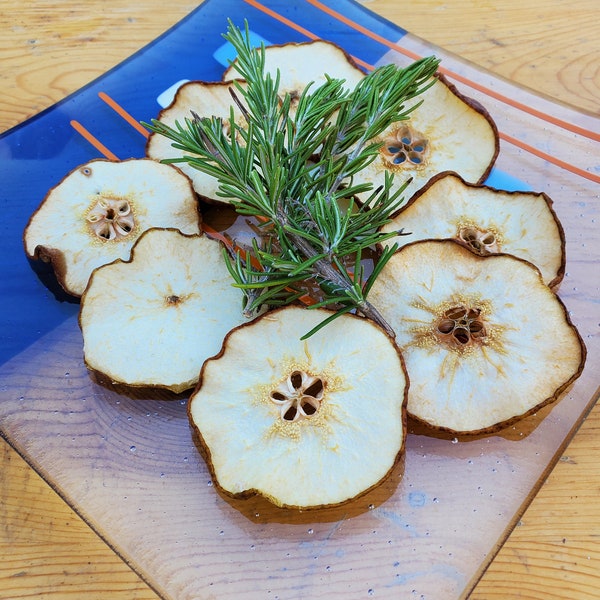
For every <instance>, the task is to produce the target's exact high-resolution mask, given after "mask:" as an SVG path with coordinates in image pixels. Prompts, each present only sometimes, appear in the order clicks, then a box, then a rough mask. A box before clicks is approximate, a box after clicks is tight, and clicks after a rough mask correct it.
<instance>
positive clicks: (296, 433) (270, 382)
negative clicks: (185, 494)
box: [188, 306, 408, 509]
mask: <svg viewBox="0 0 600 600" xmlns="http://www.w3.org/2000/svg"><path fill="white" fill-rule="evenodd" d="M330 314H331V313H329V312H327V311H325V310H323V309H314V310H309V309H306V308H301V307H292V306H290V307H286V308H282V309H277V310H273V311H271V312H269V313H266V314H265V315H263V316H261V317H258V318H257V319H255V320H254V321H253V322H252V323H250V324H248V325H243V326H241V327H238V328H237V329H234V330H233V331H232V332H230V333H229V334H228V335H227V337H226V338H225V340H224V342H223V347H222V349H221V351H220V352H219V354H218V355H216V356H215V357H213V358H211V359H209V360H207V361H206V362H205V363H204V365H203V367H202V372H201V375H200V380H199V382H198V386H197V387H196V389H195V391H194V393H193V394H192V397H191V399H190V403H189V405H188V411H189V417H190V423H191V425H192V428H193V430H194V431H195V432H196V433H197V434H198V442H199V445H200V449H201V452H202V453H203V455H204V456H205V457H206V459H207V463H208V466H209V468H210V470H211V474H212V475H213V477H214V479H215V483H216V484H217V485H218V486H219V488H220V489H221V490H222V491H223V492H224V493H225V494H227V495H229V496H231V497H238V498H239V497H242V498H243V497H249V496H252V495H254V494H260V495H262V496H264V497H266V498H268V499H269V500H270V501H271V502H273V503H274V504H276V505H277V506H282V507H298V508H305V509H307V508H319V507H323V506H329V505H337V504H340V503H344V502H347V501H348V500H350V499H352V498H355V497H357V496H358V495H361V494H363V493H365V492H366V491H368V490H370V489H371V488H373V487H374V486H376V485H378V484H379V483H380V482H381V481H382V480H383V479H384V478H385V477H386V476H387V475H388V474H389V473H390V470H391V469H392V468H393V467H394V465H395V464H396V462H397V461H398V460H399V458H400V457H401V455H402V452H403V449H404V440H405V436H406V427H405V398H406V390H407V387H408V379H407V376H406V374H405V369H404V364H403V360H402V356H401V355H400V353H399V352H398V349H397V346H396V345H395V343H394V342H393V341H392V340H391V338H390V337H389V336H387V334H385V333H384V332H383V330H381V329H380V328H379V327H378V326H377V325H375V324H373V323H372V322H371V321H369V320H367V319H363V318H360V317H356V316H351V315H344V316H341V317H339V318H337V319H336V320H334V321H333V322H332V323H330V324H329V325H327V327H326V328H325V329H322V330H320V331H319V332H317V333H316V334H314V335H313V336H311V337H310V338H308V339H306V340H300V337H301V336H302V335H304V334H305V333H306V332H307V331H309V330H310V329H312V328H313V327H314V326H315V325H317V324H318V323H320V322H321V321H322V320H323V319H324V318H325V316H328V315H330ZM349 340H351V341H350V342H349Z"/></svg>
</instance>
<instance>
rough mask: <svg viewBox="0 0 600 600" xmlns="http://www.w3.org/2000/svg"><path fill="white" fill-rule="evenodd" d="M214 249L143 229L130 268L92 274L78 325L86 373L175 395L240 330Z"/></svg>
mask: <svg viewBox="0 0 600 600" xmlns="http://www.w3.org/2000/svg"><path fill="white" fill-rule="evenodd" d="M231 283H232V282H231V277H230V275H229V272H228V271H227V267H226V265H225V258H224V257H223V254H222V246H221V244H220V243H219V242H217V241H215V240H211V239H209V238H208V237H206V236H202V235H191V236H190V235H183V234H182V233H180V232H179V231H177V230H174V229H151V230H149V231H147V232H146V233H145V234H144V235H143V236H142V237H141V238H140V239H139V241H138V243H137V244H136V245H135V246H134V248H133V250H132V256H131V260H130V261H120V260H119V261H115V262H114V263H112V264H109V265H105V266H103V267H100V268H99V269H97V270H95V271H94V273H93V274H92V277H91V279H90V284H89V286H88V288H87V290H86V292H85V294H84V295H83V297H82V299H81V310H80V315H79V322H80V326H81V330H82V333H83V342H84V357H85V362H86V365H87V366H88V367H89V368H90V370H92V371H95V372H97V373H99V374H101V375H102V376H103V377H104V378H106V379H108V381H110V382H114V383H119V384H124V385H129V386H135V387H160V388H165V389H169V390H172V391H174V392H182V391H184V390H186V389H189V388H192V387H193V386H194V385H195V384H196V382H197V381H198V376H199V374H200V368H201V367H202V363H203V362H204V360H205V359H206V358H208V357H209V356H212V355H213V354H215V353H216V352H217V351H218V349H219V347H220V345H221V341H222V339H223V337H224V336H225V334H226V333H227V332H228V331H229V330H230V329H232V328H233V327H235V326H237V325H239V324H240V323H243V322H246V319H245V318H244V317H243V316H242V314H241V309H242V293H241V292H240V291H239V290H238V289H237V288H234V287H233V286H232V285H231Z"/></svg>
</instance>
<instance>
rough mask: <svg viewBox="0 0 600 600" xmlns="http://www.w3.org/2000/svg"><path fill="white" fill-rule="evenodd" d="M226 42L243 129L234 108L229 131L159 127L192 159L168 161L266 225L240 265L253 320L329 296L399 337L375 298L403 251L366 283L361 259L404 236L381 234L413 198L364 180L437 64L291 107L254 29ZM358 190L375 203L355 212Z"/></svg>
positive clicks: (202, 124) (223, 127)
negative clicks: (360, 178) (381, 276)
mask: <svg viewBox="0 0 600 600" xmlns="http://www.w3.org/2000/svg"><path fill="white" fill-rule="evenodd" d="M224 37H225V38H226V39H227V40H228V41H229V42H230V43H231V44H232V45H233V46H234V48H235V50H236V51H237V60H236V61H235V68H236V70H237V72H238V75H239V77H240V79H241V80H240V81H237V80H236V81H235V82H233V83H232V94H231V95H232V106H233V105H234V104H235V105H236V106H237V108H238V109H239V110H240V111H241V114H242V116H243V119H242V121H243V122H242V123H239V122H238V123H236V121H235V119H234V113H233V108H232V109H231V113H230V119H229V121H228V122H227V123H226V122H225V121H224V120H222V119H219V118H215V117H205V116H199V115H194V114H191V115H190V118H189V119H186V120H185V122H184V123H179V122H178V123H176V126H175V127H174V128H171V127H169V126H166V125H164V124H162V123H160V122H159V121H153V123H152V125H150V128H151V129H152V130H153V131H155V132H157V133H159V134H162V135H164V136H166V137H168V138H169V139H171V140H172V141H173V145H174V147H176V148H179V149H180V150H183V151H184V152H185V153H189V155H187V156H185V157H183V158H180V159H169V162H181V161H185V162H187V163H189V164H190V165H191V166H193V167H194V168H196V169H199V170H201V171H203V172H205V173H207V174H209V175H212V176H214V177H215V178H217V180H218V181H219V195H221V196H222V197H225V198H228V199H229V201H230V203H231V204H233V206H234V207H235V209H236V210H237V212H238V213H239V214H242V215H246V216H248V217H253V218H255V219H256V222H257V230H258V232H259V235H258V236H257V239H256V241H255V242H254V243H253V244H252V247H250V248H246V249H244V250H242V251H240V252H238V253H237V254H236V255H235V256H234V260H233V262H232V264H231V265H230V272H231V274H232V276H233V278H234V280H235V285H237V286H238V287H240V288H241V289H243V290H244V291H245V294H246V298H247V304H246V310H247V311H248V312H255V311H258V310H259V309H260V308H261V307H262V306H264V305H266V306H276V305H283V304H289V303H291V302H294V301H295V300H297V299H298V298H299V297H301V296H302V295H303V294H306V293H307V290H310V289H312V290H314V289H317V288H318V290H319V293H318V296H319V297H318V299H317V301H316V303H314V306H330V307H333V308H335V309H336V310H337V311H338V312H337V313H334V315H332V318H335V315H336V314H342V313H344V312H348V311H351V310H357V311H358V312H360V313H362V314H363V315H365V316H367V317H370V318H372V319H373V320H375V321H376V322H377V323H379V325H381V326H382V327H383V328H384V329H386V331H387V332H388V333H389V334H390V335H393V332H392V330H391V329H390V328H389V326H388V325H387V324H386V323H385V321H384V320H383V318H382V317H381V316H380V315H379V313H378V312H377V310H376V309H375V308H374V307H372V306H371V305H370V304H369V302H368V300H367V297H366V296H367V293H368V290H369V289H370V287H371V285H372V282H373V280H374V278H375V277H376V276H377V274H378V273H379V271H380V270H381V268H382V266H383V265H384V264H385V262H386V261H387V259H388V258H389V257H390V256H391V254H392V253H393V247H392V248H391V249H389V250H386V251H385V252H384V253H383V255H382V256H381V257H380V258H379V259H378V261H377V264H376V266H375V269H374V270H373V271H372V273H371V274H370V275H369V276H368V277H367V278H366V280H365V270H364V268H363V266H362V262H361V259H362V257H363V254H364V253H365V251H366V250H367V249H369V248H372V247H373V246H374V245H375V244H377V243H378V242H382V241H384V240H385V239H388V238H390V237H392V236H393V235H396V234H395V233H392V234H389V233H388V234H384V233H381V232H379V231H378V229H379V227H381V226H382V225H384V224H385V223H387V222H389V220H390V216H391V215H392V213H393V212H395V211H396V210H397V209H398V208H399V206H400V204H401V202H402V197H401V195H402V191H403V188H401V189H399V190H395V191H392V177H391V176H390V177H386V179H385V183H384V185H382V186H381V188H380V189H376V190H370V187H369V185H368V184H357V183H354V181H353V177H354V176H355V175H356V173H358V172H359V171H360V170H361V169H362V168H364V166H366V165H367V164H369V163H370V162H371V161H372V160H373V159H374V158H375V156H376V155H377V152H378V150H379V144H378V143H375V142H373V141H372V140H373V139H374V138H376V137H377V136H378V135H379V134H381V133H382V131H384V130H385V129H386V128H387V127H388V126H389V125H390V124H391V123H392V122H394V121H399V120H403V119H407V118H408V116H409V113H410V111H411V110H414V107H413V108H412V109H406V108H405V107H404V104H405V103H406V101H407V100H409V99H412V98H414V97H416V96H418V95H419V94H420V93H422V92H423V91H424V90H425V89H427V87H428V86H429V85H431V84H432V83H433V82H434V79H433V78H432V76H433V75H434V73H435V71H436V69H437V66H438V61H437V59H435V58H425V59H422V60H420V61H417V62H415V63H413V64H412V65H410V66H409V67H407V68H405V69H400V68H398V67H396V66H394V65H388V66H384V67H380V68H378V69H375V70H374V71H372V72H371V73H369V74H368V75H366V76H365V77H364V78H363V79H362V80H361V81H360V82H359V83H358V85H357V86H356V87H355V88H354V89H352V90H348V89H347V88H346V87H344V82H343V81H341V80H338V79H332V78H327V79H326V81H325V83H323V84H322V85H320V86H316V85H314V84H309V85H308V86H306V88H305V89H304V90H303V91H302V92H301V93H300V95H299V97H298V98H293V99H292V98H291V97H290V95H289V94H280V92H279V73H276V74H274V75H271V74H270V73H269V72H267V71H266V69H265V49H264V47H261V48H259V49H255V48H253V47H252V45H251V43H250V37H249V31H248V26H247V25H246V30H245V32H242V31H241V30H240V29H238V28H236V27H235V26H234V25H233V24H232V23H231V22H230V24H229V28H228V33H227V34H226V35H225V36H224ZM359 192H360V193H365V192H366V193H370V196H369V201H368V202H366V203H364V204H359V203H358V202H356V200H355V195H356V194H357V193H359ZM321 325H322V324H321ZM319 327H320V326H319ZM319 327H317V328H316V329H318V328H319ZM314 331H315V330H313V331H311V332H309V334H307V335H310V334H312V333H314Z"/></svg>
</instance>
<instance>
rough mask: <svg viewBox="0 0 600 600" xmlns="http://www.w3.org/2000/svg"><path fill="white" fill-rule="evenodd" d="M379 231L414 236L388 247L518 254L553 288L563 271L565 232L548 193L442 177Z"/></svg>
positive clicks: (427, 187) (428, 184) (447, 175)
mask: <svg viewBox="0 0 600 600" xmlns="http://www.w3.org/2000/svg"><path fill="white" fill-rule="evenodd" d="M381 229H382V231H384V232H389V231H395V230H400V229H403V230H404V231H405V232H410V234H411V235H408V236H406V237H404V236H402V237H397V238H392V239H390V240H387V241H386V242H385V245H391V244H393V243H394V242H397V243H398V245H399V247H402V246H404V245H406V244H407V243H412V242H415V241H418V240H423V239H432V238H440V239H450V238H452V239H456V240H457V241H460V242H462V243H464V244H465V245H467V247H469V248H470V249H471V250H472V251H473V252H475V253H476V254H481V255H482V256H485V255H488V254H498V253H503V254H514V255H515V256H518V257H520V258H524V259H526V260H528V261H529V262H532V263H533V264H534V265H535V266H536V267H538V269H540V271H541V273H542V277H543V279H544V281H545V282H546V283H547V284H548V285H550V286H555V285H557V284H558V283H559V282H560V281H561V280H562V278H563V275H564V271H565V239H564V232H563V228H562V226H561V224H560V222H559V220H558V218H557V217H556V214H555V212H554V210H553V209H552V200H551V199H550V198H549V197H548V196H547V195H546V194H544V193H535V192H506V191H502V190H497V189H494V188H490V187H486V186H483V185H472V184H469V183H467V182H465V181H464V180H463V179H462V178H460V177H459V176H458V175H456V174H455V173H440V174H439V175H437V176H435V177H433V178H432V179H431V180H430V181H429V183H427V184H426V186H425V187H424V188H423V189H422V190H421V191H420V192H418V193H417V194H416V195H415V196H414V197H413V198H412V200H411V201H410V202H409V203H408V204H407V205H406V206H405V207H404V208H403V209H402V210H400V211H399V212H398V213H397V214H396V215H395V216H394V217H393V220H392V221H391V222H390V223H388V224H387V225H384V226H383V227H382V228H381Z"/></svg>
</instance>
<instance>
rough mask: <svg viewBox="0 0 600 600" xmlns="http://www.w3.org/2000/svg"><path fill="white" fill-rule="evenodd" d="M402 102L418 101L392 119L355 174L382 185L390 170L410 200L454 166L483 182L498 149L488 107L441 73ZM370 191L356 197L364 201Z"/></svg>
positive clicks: (474, 180) (473, 180) (463, 174)
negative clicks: (399, 117) (369, 157)
mask: <svg viewBox="0 0 600 600" xmlns="http://www.w3.org/2000/svg"><path fill="white" fill-rule="evenodd" d="M436 77H437V81H436V82H435V83H434V84H433V85H432V86H431V87H430V88H429V89H428V90H426V91H425V92H423V93H422V94H420V95H419V96H418V97H417V98H415V99H414V100H411V101H410V102H407V103H406V106H407V107H409V106H414V105H415V104H416V103H418V102H421V101H422V104H420V106H418V107H417V108H416V109H415V110H414V111H413V112H412V113H411V114H410V118H409V119H408V120H407V121H398V122H396V123H393V124H391V125H390V126H389V127H388V128H387V129H386V130H385V131H384V132H383V133H382V134H381V135H380V136H379V137H378V138H376V139H375V140H373V141H374V142H378V143H381V148H380V149H379V153H378V155H377V157H376V158H375V160H374V161H373V162H372V163H371V164H370V165H368V166H367V167H365V168H364V169H363V170H362V171H361V172H360V173H359V174H358V175H357V176H356V178H355V180H356V182H364V181H367V182H370V183H372V184H373V187H374V188H377V187H379V186H380V185H383V183H384V180H385V174H386V173H387V172H391V173H394V175H395V185H396V186H397V187H399V186H400V185H403V184H404V183H406V182H407V181H409V180H410V182H409V183H408V185H407V187H406V189H405V191H404V192H403V195H404V198H405V199H406V200H408V199H409V198H411V196H412V195H413V194H414V193H415V192H416V191H417V190H419V189H421V188H422V187H423V186H424V185H425V184H426V183H427V182H428V181H429V179H430V178H431V177H433V176H434V175H437V174H438V173H441V172H443V171H454V172H456V173H458V174H459V175H460V176H461V177H462V178H463V179H465V181H468V182H470V183H482V182H483V181H485V178H486V177H487V176H488V174H489V172H490V170H491V168H492V166H493V164H494V162H495V160H496V157H497V156H498V151H499V142H498V131H497V129H496V126H495V124H494V121H493V120H492V118H491V117H490V115H489V114H488V112H487V111H486V110H485V109H484V108H483V107H482V106H481V105H480V104H479V103H477V102H475V101H474V100H472V99H470V98H467V97H466V96H463V94H461V93H460V92H459V91H458V90H457V89H456V87H455V86H454V85H452V84H451V83H450V82H448V81H447V80H446V78H445V77H444V76H443V75H440V74H438V75H436ZM367 198H368V193H363V194H361V195H360V196H359V199H360V200H361V201H363V202H366V201H367Z"/></svg>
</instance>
